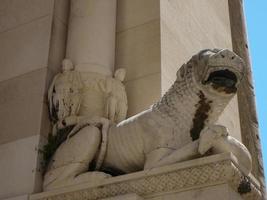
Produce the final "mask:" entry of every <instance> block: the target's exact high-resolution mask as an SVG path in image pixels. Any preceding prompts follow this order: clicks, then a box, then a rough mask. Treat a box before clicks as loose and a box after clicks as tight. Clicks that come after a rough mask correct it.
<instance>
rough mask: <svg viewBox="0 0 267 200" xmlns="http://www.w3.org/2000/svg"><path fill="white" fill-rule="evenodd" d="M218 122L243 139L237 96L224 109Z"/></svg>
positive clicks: (239, 138)
mask: <svg viewBox="0 0 267 200" xmlns="http://www.w3.org/2000/svg"><path fill="white" fill-rule="evenodd" d="M217 123H218V124H223V125H224V126H226V127H227V128H228V130H229V133H230V134H231V135H232V136H233V137H235V138H236V139H238V140H239V141H242V139H241V133H240V131H239V130H240V121H239V112H238V103H237V96H235V97H234V98H233V99H232V100H231V101H230V103H229V104H228V105H227V106H226V108H225V109H224V111H223V113H222V115H221V116H220V117H219V119H218V122H217Z"/></svg>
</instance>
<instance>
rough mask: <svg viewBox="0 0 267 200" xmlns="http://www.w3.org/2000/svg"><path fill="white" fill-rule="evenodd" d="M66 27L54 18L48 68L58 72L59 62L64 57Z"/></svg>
mask: <svg viewBox="0 0 267 200" xmlns="http://www.w3.org/2000/svg"><path fill="white" fill-rule="evenodd" d="M66 42H67V25H65V24H64V23H62V21H61V20H60V19H58V18H54V20H53V25H52V33H51V42H50V49H49V58H48V68H50V70H52V71H54V72H59V71H60V69H61V62H62V60H63V59H64V58H65V55H66Z"/></svg>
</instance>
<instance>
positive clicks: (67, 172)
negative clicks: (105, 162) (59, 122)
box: [43, 126, 101, 190]
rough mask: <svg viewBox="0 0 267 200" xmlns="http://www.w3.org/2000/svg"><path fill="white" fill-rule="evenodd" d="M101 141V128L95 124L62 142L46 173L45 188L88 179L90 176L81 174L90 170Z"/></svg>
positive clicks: (48, 188)
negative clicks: (89, 167)
mask: <svg viewBox="0 0 267 200" xmlns="http://www.w3.org/2000/svg"><path fill="white" fill-rule="evenodd" d="M100 142H101V132H100V130H99V129H98V128H96V127H95V126H87V127H84V128H82V129H81V130H80V131H79V132H78V133H77V134H75V135H73V136H72V137H71V138H69V139H67V140H66V141H65V142H64V143H62V144H61V145H60V147H59V148H58V149H57V151H56V153H55V155H54V156H53V158H52V161H51V163H50V165H49V168H48V171H47V172H46V174H45V177H44V184H43V187H44V190H50V189H56V188H60V187H64V186H69V185H73V184H77V183H79V182H85V181H87V179H88V178H90V176H84V175H81V174H82V173H85V172H87V171H88V166H89V164H90V162H91V161H92V160H93V159H94V157H95V155H96V153H97V151H98V148H99V145H100ZM89 173H90V172H89ZM99 173H100V172H99Z"/></svg>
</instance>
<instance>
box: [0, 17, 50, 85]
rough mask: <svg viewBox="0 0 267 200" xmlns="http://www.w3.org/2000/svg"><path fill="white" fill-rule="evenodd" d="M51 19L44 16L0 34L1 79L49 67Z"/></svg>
mask: <svg viewBox="0 0 267 200" xmlns="http://www.w3.org/2000/svg"><path fill="white" fill-rule="evenodd" d="M51 21H52V17H51V16H46V17H42V18H40V19H38V20H35V21H33V22H31V23H28V24H25V25H23V26H20V27H18V28H16V29H13V30H10V31H7V32H3V33H1V34H0V44H1V46H0V66H1V74H0V81H3V80H7V79H10V78H13V77H16V76H19V75H22V74H25V73H28V72H30V71H33V70H37V69H40V68H43V67H47V62H48V52H49V42H50V32H51ZM14 52H17V53H14Z"/></svg>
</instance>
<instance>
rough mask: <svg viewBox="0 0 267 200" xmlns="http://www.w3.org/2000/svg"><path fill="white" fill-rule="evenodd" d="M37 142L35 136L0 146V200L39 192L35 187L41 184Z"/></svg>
mask: <svg viewBox="0 0 267 200" xmlns="http://www.w3.org/2000/svg"><path fill="white" fill-rule="evenodd" d="M39 141H40V136H39V135H35V136H32V137H27V138H24V139H21V140H16V141H14V142H10V143H6V144H2V145H0V155H1V156H0V171H1V173H0V179H1V180H2V181H1V182H0V199H4V198H8V197H15V196H18V195H23V194H31V193H34V192H38V191H40V187H39V188H37V187H36V184H37V185H40V184H41V183H42V180H41V179H40V177H41V171H40V169H38V168H37V166H38V165H37V162H38V148H39ZM38 177H39V178H38ZM38 182H39V183H38ZM15 199H16V200H17V199H18V200H20V199H25V198H24V197H23V198H21V197H18V198H15Z"/></svg>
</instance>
